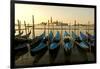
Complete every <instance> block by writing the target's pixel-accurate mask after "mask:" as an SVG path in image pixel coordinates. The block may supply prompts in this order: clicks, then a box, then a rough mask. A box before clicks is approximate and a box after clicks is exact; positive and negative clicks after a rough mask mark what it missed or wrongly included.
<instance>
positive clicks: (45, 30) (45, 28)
mask: <svg viewBox="0 0 100 69" xmlns="http://www.w3.org/2000/svg"><path fill="white" fill-rule="evenodd" d="M44 34H45V35H46V23H44Z"/></svg>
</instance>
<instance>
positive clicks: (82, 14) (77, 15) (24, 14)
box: [15, 4, 94, 24]
mask: <svg viewBox="0 0 100 69" xmlns="http://www.w3.org/2000/svg"><path fill="white" fill-rule="evenodd" d="M32 15H34V19H35V24H37V23H41V22H47V21H48V20H50V17H52V18H53V21H56V20H58V21H62V22H64V23H73V22H74V20H76V21H77V22H79V23H81V24H86V23H88V21H90V23H92V24H93V23H94V8H79V7H62V6H61V7H60V6H47V5H46V6H45V5H32V4H15V23H17V19H19V20H21V23H22V24H23V23H24V20H25V21H26V23H30V24H31V23H32Z"/></svg>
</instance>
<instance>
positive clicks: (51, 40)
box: [48, 31, 54, 44]
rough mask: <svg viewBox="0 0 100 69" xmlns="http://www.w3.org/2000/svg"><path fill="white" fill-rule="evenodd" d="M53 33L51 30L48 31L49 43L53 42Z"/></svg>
mask: <svg viewBox="0 0 100 69" xmlns="http://www.w3.org/2000/svg"><path fill="white" fill-rule="evenodd" d="M53 37H54V36H53V33H52V31H50V33H49V36H48V41H49V42H50V43H49V44H51V43H52V42H53Z"/></svg>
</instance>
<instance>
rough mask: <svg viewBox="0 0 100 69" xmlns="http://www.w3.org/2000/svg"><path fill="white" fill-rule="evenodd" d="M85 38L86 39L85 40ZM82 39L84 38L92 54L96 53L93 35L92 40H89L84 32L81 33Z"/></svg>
mask: <svg viewBox="0 0 100 69" xmlns="http://www.w3.org/2000/svg"><path fill="white" fill-rule="evenodd" d="M84 36H85V38H84ZM80 37H81V38H82V40H84V39H85V40H84V42H85V43H87V44H88V46H89V48H91V52H93V53H94V52H95V46H94V39H93V36H92V35H91V39H90V38H89V36H88V35H85V34H83V33H82V32H80Z"/></svg>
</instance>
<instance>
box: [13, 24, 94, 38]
mask: <svg viewBox="0 0 100 69" xmlns="http://www.w3.org/2000/svg"><path fill="white" fill-rule="evenodd" d="M45 28H46V30H45V31H46V36H47V35H48V32H50V31H53V34H54V35H55V34H56V32H57V31H59V32H60V33H61V32H62V33H63V32H64V31H67V32H68V33H69V34H72V31H75V32H76V34H77V35H79V34H80V31H82V32H83V33H86V31H87V32H89V33H90V34H94V26H93V25H92V26H91V25H90V26H62V29H61V26H54V28H53V26H49V31H48V26H45ZM15 29H18V26H15ZM21 29H24V26H23V25H22V26H21ZM30 30H31V35H30V38H32V36H33V35H32V27H30V28H29V31H30ZM23 31H24V33H23V35H25V34H26V33H25V30H23ZM27 32H28V30H27ZM43 32H44V26H40V25H36V26H35V35H36V36H39V35H40V34H42V33H43ZM16 34H18V30H17V31H16V33H15V35H16Z"/></svg>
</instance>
